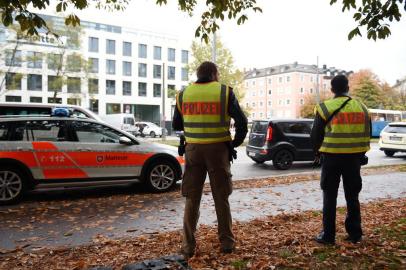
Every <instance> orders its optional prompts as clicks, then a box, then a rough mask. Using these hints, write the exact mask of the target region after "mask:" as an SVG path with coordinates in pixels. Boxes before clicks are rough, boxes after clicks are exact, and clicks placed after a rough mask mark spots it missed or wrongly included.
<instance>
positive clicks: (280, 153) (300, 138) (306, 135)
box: [246, 119, 314, 170]
mask: <svg viewBox="0 0 406 270" xmlns="http://www.w3.org/2000/svg"><path fill="white" fill-rule="evenodd" d="M312 125H313V120H311V119H280V120H256V121H253V122H252V128H251V132H250V135H249V141H248V145H247V148H246V151H247V155H248V156H249V157H250V158H251V159H252V160H253V161H255V162H256V163H264V162H265V161H268V160H272V164H273V166H274V167H275V168H276V169H279V170H287V169H289V168H290V167H291V166H292V163H293V161H311V160H313V159H314V152H313V149H312V144H311V141H310V131H311V129H312Z"/></svg>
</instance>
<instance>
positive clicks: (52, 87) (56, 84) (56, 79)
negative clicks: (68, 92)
mask: <svg viewBox="0 0 406 270" xmlns="http://www.w3.org/2000/svg"><path fill="white" fill-rule="evenodd" d="M48 91H49V92H55V91H57V92H60V91H62V77H61V76H51V75H48Z"/></svg>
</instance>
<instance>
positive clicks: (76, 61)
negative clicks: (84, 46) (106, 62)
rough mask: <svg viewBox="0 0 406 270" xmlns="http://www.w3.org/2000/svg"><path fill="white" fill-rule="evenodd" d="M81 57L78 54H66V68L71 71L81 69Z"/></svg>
mask: <svg viewBox="0 0 406 270" xmlns="http://www.w3.org/2000/svg"><path fill="white" fill-rule="evenodd" d="M81 63H82V58H81V57H80V55H78V54H71V55H68V56H67V58H66V70H68V71H71V72H80V70H81V69H82V66H81Z"/></svg>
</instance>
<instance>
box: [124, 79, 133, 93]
mask: <svg viewBox="0 0 406 270" xmlns="http://www.w3.org/2000/svg"><path fill="white" fill-rule="evenodd" d="M123 96H131V82H128V81H123Z"/></svg>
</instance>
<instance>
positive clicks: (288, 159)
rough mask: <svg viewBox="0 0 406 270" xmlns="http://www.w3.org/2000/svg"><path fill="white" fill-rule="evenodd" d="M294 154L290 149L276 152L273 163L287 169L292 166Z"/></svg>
mask: <svg viewBox="0 0 406 270" xmlns="http://www.w3.org/2000/svg"><path fill="white" fill-rule="evenodd" d="M292 163H293V154H292V152H290V151H289V150H286V149H282V150H279V151H278V152H276V154H275V156H274V157H273V160H272V164H273V166H274V167H275V168H276V169H278V170H287V169H289V168H290V167H291V166H292Z"/></svg>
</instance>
